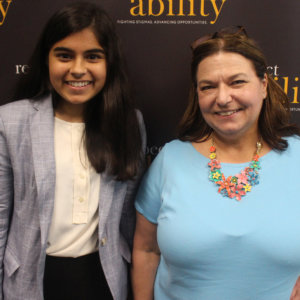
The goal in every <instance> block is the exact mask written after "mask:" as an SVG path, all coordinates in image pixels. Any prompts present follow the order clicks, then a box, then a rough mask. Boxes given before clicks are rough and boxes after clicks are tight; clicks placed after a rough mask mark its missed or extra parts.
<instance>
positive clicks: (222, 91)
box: [216, 84, 232, 106]
mask: <svg viewBox="0 0 300 300" xmlns="http://www.w3.org/2000/svg"><path fill="white" fill-rule="evenodd" d="M231 101H232V95H231V89H230V87H228V86H227V85H225V84H220V85H219V86H218V89H217V94H216V102H217V104H218V105H219V106H226V105H227V104H228V103H230V102H231Z"/></svg>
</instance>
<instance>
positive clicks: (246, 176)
mask: <svg viewBox="0 0 300 300" xmlns="http://www.w3.org/2000/svg"><path fill="white" fill-rule="evenodd" d="M261 148H262V144H261V142H259V141H258V142H257V143H256V151H255V153H254V157H253V159H252V161H251V163H250V165H249V167H246V168H245V169H244V170H243V171H241V172H240V173H239V174H236V175H234V176H228V177H227V178H226V177H225V175H224V174H223V173H222V172H221V164H220V161H219V160H217V154H216V147H215V146H214V140H213V141H212V146H211V147H210V149H209V152H210V156H209V157H210V162H209V163H208V167H209V168H210V173H209V179H210V180H211V181H213V182H214V183H215V184H216V185H218V186H219V189H218V192H219V193H220V194H221V195H223V196H225V197H229V198H236V200H238V201H240V200H241V197H242V196H245V195H246V193H248V192H250V191H251V188H252V187H253V186H254V185H256V184H258V183H259V181H258V177H259V176H258V170H259V169H260V163H259V153H260V151H261Z"/></svg>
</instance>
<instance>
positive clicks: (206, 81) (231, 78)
mask: <svg viewBox="0 0 300 300" xmlns="http://www.w3.org/2000/svg"><path fill="white" fill-rule="evenodd" d="M239 76H247V74H246V73H237V74H234V75H231V76H229V77H228V79H229V80H233V79H235V78H236V77H239ZM203 83H204V84H212V83H214V81H213V80H208V79H203V80H200V81H199V82H198V84H203Z"/></svg>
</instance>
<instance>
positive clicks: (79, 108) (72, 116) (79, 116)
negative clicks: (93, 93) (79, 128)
mask: <svg viewBox="0 0 300 300" xmlns="http://www.w3.org/2000/svg"><path fill="white" fill-rule="evenodd" d="M83 111H84V106H83V105H80V104H78V105H74V104H69V103H66V102H65V101H60V102H59V103H58V105H57V107H56V108H55V116H56V117H57V118H59V119H61V120H64V121H67V122H72V123H82V122H83V121H84V120H83Z"/></svg>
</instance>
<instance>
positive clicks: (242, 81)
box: [231, 79, 246, 85]
mask: <svg viewBox="0 0 300 300" xmlns="http://www.w3.org/2000/svg"><path fill="white" fill-rule="evenodd" d="M245 82H246V81H245V80H242V79H239V80H234V81H232V82H231V85H239V84H243V83H245Z"/></svg>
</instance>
